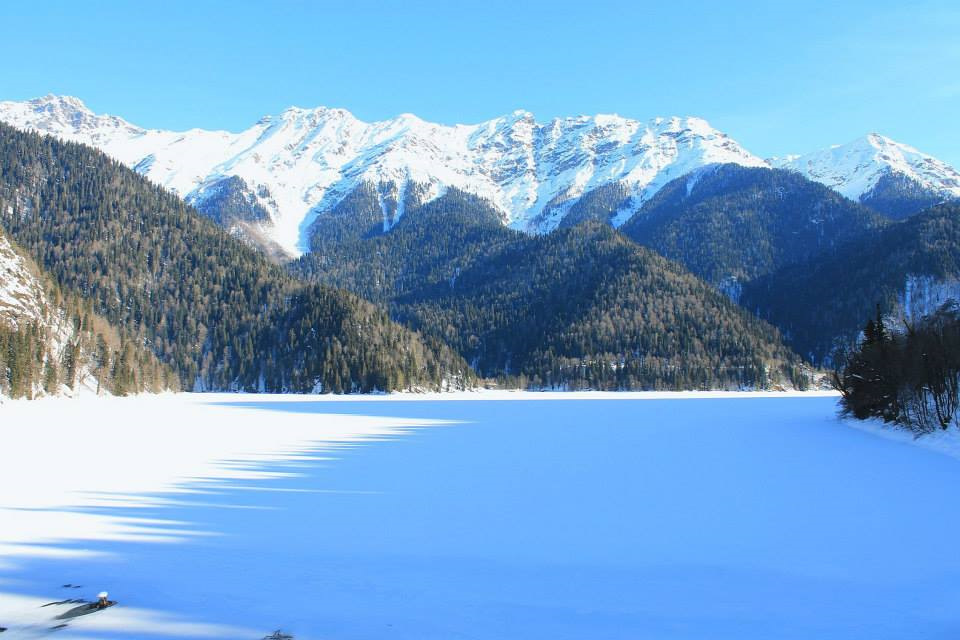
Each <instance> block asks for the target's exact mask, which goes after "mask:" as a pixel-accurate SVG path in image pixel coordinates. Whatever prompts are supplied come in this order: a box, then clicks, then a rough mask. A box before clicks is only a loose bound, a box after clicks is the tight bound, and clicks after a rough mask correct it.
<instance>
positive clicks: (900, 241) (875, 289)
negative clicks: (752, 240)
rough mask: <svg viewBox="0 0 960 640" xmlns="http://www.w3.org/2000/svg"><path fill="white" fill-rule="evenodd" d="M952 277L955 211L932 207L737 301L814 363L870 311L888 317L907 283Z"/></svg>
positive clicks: (959, 215) (957, 272)
mask: <svg viewBox="0 0 960 640" xmlns="http://www.w3.org/2000/svg"><path fill="white" fill-rule="evenodd" d="M911 275H912V276H926V277H930V278H932V279H934V280H944V279H952V278H957V277H960V205H956V204H947V205H940V206H937V207H934V208H933V209H930V210H929V211H926V212H924V213H921V214H918V215H916V216H914V217H912V218H908V219H907V220H904V221H903V222H900V223H897V224H895V225H892V226H889V227H887V228H885V229H882V230H878V231H875V232H873V233H871V234H868V235H866V236H865V237H863V238H861V239H859V240H857V241H855V242H852V243H850V244H849V245H847V246H845V247H844V248H843V249H842V250H840V251H837V252H835V253H834V254H832V255H830V256H826V257H823V258H820V259H817V260H813V261H811V262H809V263H803V264H798V265H794V266H790V267H787V268H784V269H782V270H780V271H778V272H776V273H773V274H770V275H769V276H767V277H765V278H761V279H759V280H757V281H756V282H754V283H752V284H750V285H748V286H747V287H745V289H744V291H743V296H742V298H741V302H742V303H743V305H744V306H746V307H747V308H749V309H752V310H756V311H757V313H759V314H760V315H761V316H762V317H764V318H766V319H768V320H769V321H770V322H772V323H773V324H775V325H777V326H778V327H780V328H781V330H782V331H783V333H784V334H785V335H786V336H787V337H788V338H789V342H790V344H792V345H793V346H794V348H795V349H796V350H797V351H798V352H799V353H802V354H809V357H810V358H811V359H813V360H814V361H816V362H820V361H822V360H823V359H824V358H826V357H828V356H829V355H830V353H831V352H832V351H833V349H834V348H835V347H837V346H847V345H848V344H849V343H850V342H851V341H852V340H853V339H855V338H856V336H857V334H858V333H859V331H860V329H861V328H862V326H863V322H864V318H870V317H872V316H873V314H874V310H875V308H876V305H877V304H880V305H881V308H882V309H883V310H884V312H889V311H890V310H891V309H892V308H893V306H894V303H895V302H896V300H897V299H898V298H899V297H900V296H901V295H902V294H903V291H904V286H905V283H906V280H907V276H911Z"/></svg>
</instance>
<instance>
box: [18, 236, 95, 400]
mask: <svg viewBox="0 0 960 640" xmlns="http://www.w3.org/2000/svg"><path fill="white" fill-rule="evenodd" d="M31 325H32V326H36V327H38V328H39V330H40V332H41V333H40V335H41V337H42V348H43V352H44V355H43V358H44V359H45V361H46V360H52V361H53V362H57V363H62V362H63V358H64V355H65V354H66V353H67V351H68V350H69V349H70V348H71V347H72V346H74V345H75V344H76V343H77V342H78V340H77V338H78V336H77V330H76V327H75V326H74V323H73V322H72V319H71V318H69V317H68V315H67V314H66V312H65V311H64V310H63V309H61V308H59V307H57V306H56V305H55V304H53V302H52V301H51V300H50V297H49V296H48V295H47V293H46V279H45V276H43V275H42V273H41V272H40V270H39V268H38V267H37V266H36V265H35V264H33V262H31V261H29V260H27V259H26V258H25V257H24V256H23V255H22V254H21V253H20V252H19V251H18V250H17V249H16V248H14V246H13V245H12V244H11V243H10V241H9V240H8V239H7V237H6V235H5V234H4V233H3V231H0V327H2V328H10V329H16V330H21V331H22V330H25V329H26V328H27V327H29V326H31ZM4 355H6V354H2V355H0V375H3V376H6V371H7V369H6V363H5V362H4V357H3V356H4ZM95 366H96V365H95V363H94V362H93V360H92V354H90V353H87V352H85V351H81V352H79V353H78V360H77V366H76V371H75V373H74V379H73V380H72V381H70V382H69V384H59V385H57V387H58V391H57V392H56V393H58V394H71V395H73V394H77V393H80V392H84V391H88V390H95V389H97V388H98V386H99V385H98V384H97V380H96V377H95V375H94V369H95ZM6 382H7V381H6V380H4V381H3V382H0V398H2V397H3V396H4V394H5V393H6V392H7V391H8V390H9V389H8V388H6V387H7V385H6V384H5V383H6ZM63 382H67V381H63ZM38 393H43V387H42V385H41V384H40V382H39V381H37V383H36V384H35V385H34V386H33V388H32V389H31V390H30V394H31V395H34V394H38Z"/></svg>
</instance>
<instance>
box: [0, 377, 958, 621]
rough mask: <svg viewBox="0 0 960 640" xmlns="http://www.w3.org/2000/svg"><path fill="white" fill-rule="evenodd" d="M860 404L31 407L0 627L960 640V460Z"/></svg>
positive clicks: (638, 398)
mask: <svg viewBox="0 0 960 640" xmlns="http://www.w3.org/2000/svg"><path fill="white" fill-rule="evenodd" d="M835 404H836V401H835V398H833V397H828V396H815V395H807V396H788V395H785V394H784V395H759V396H756V395H743V394H739V395H738V394H679V395H671V394H659V395H643V394H620V395H615V394H566V395H564V394H462V395H450V396H443V397H436V396H427V397H424V396H399V397H364V398H326V397H324V398H316V397H304V396H294V397H290V396H245V395H172V396H158V397H139V398H127V399H96V398H88V399H80V400H44V401H36V402H33V403H28V402H7V404H5V405H4V406H2V407H0V455H2V461H0V462H2V464H0V627H9V629H8V630H7V631H6V632H4V633H3V634H2V635H0V638H3V639H4V640H6V639H7V638H40V637H47V636H53V637H61V638H64V639H65V640H67V639H70V640H76V639H78V638H84V639H87V640H89V639H92V638H105V639H113V638H138V639H142V638H211V637H213V638H231V639H237V640H244V639H249V640H259V639H260V638H262V637H263V636H265V635H267V634H268V633H269V632H272V631H273V630H275V629H283V630H284V631H287V632H289V633H292V634H293V635H294V637H295V638H296V639H297V640H317V639H325V640H337V639H344V640H354V639H361V638H363V639H368V638H370V639H373V638H376V639H379V638H388V639H389V638H397V639H404V640H432V639H436V640H454V639H461V638H463V639H485V640H486V639H490V640H493V639H496V640H510V639H517V640H520V639H523V640H530V639H533V638H545V639H546V638H549V639H550V640H559V639H574V638H576V639H590V640H597V639H608V638H609V639H618V640H619V639H624V640H626V639H630V640H637V639H645V638H650V639H661V638H662V639H679V638H683V639H698V640H699V639H704V638H731V639H733V638H736V639H738V640H744V639H752V638H757V639H764V640H767V639H771V638H790V639H794V638H796V639H798V640H799V639H803V640H809V639H812V638H816V639H834V638H836V639H841V638H843V639H851V638H857V639H859V638H863V639H865V640H866V639H870V640H884V639H894V638H896V639H901V638H910V639H921V638H944V639H946V638H957V637H960V552H958V537H957V534H958V531H960V502H958V500H957V493H958V488H960V460H958V459H957V457H954V456H951V455H946V454H945V453H943V452H941V451H937V450H932V449H931V448H930V447H929V446H923V445H920V446H918V445H917V444H915V443H912V442H910V440H909V438H905V437H902V436H898V435H895V434H892V435H891V434H884V433H878V432H876V430H871V429H859V428H853V427H852V426H851V425H849V424H847V423H845V422H842V421H839V420H838V419H837V418H836V409H835ZM883 436H886V437H883ZM941 444H942V443H941ZM64 585H79V587H65V586H64ZM104 589H105V590H108V591H109V592H110V597H111V598H115V599H116V600H118V601H119V602H120V604H119V605H118V606H116V607H113V608H111V609H108V610H106V611H103V612H98V613H95V614H92V615H89V616H84V617H82V618H80V619H77V620H75V621H73V622H71V623H70V625H69V626H68V627H66V628H63V629H60V630H57V631H51V630H50V627H51V626H53V625H54V624H58V622H59V621H54V620H53V618H54V617H55V616H56V615H57V614H58V613H61V612H62V611H64V610H65V609H66V608H69V607H70V606H73V605H69V604H62V605H53V606H49V607H43V606H41V605H44V604H47V603H50V602H53V601H60V600H66V599H72V598H86V599H90V598H92V597H93V596H95V595H96V593H97V592H98V591H100V590H104Z"/></svg>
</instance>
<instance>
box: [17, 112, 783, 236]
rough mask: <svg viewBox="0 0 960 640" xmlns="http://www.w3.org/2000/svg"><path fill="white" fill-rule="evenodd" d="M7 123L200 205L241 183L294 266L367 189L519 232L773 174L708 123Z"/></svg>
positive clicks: (64, 116) (327, 119)
mask: <svg viewBox="0 0 960 640" xmlns="http://www.w3.org/2000/svg"><path fill="white" fill-rule="evenodd" d="M0 120H3V121H5V122H8V123H9V124H11V125H13V126H16V127H19V128H23V129H35V130H38V131H41V132H43V133H50V134H53V135H56V136H59V137H62V138H65V139H68V140H73V141H76V142H82V143H85V144H89V145H92V146H94V147H97V148H99V149H101V150H102V151H104V152H105V153H107V154H108V155H110V156H113V157H114V158H116V159H118V160H120V161H121V162H123V163H125V164H127V165H128V166H130V167H134V168H135V169H136V170H137V171H139V172H140V173H143V174H144V175H145V176H147V177H148V178H150V179H151V180H153V181H154V182H156V183H158V184H161V185H164V186H165V187H167V188H169V189H172V190H173V191H175V192H176V193H178V194H179V195H181V196H183V197H185V198H187V199H188V200H190V201H193V202H198V201H202V200H203V198H204V197H205V195H206V194H207V193H208V188H209V187H211V186H212V185H215V184H216V183H217V182H218V181H220V180H223V179H224V178H227V177H230V176H239V177H241V178H243V180H244V181H245V182H246V183H247V185H248V188H249V189H251V190H252V191H253V192H255V193H257V194H258V195H257V196H256V197H257V200H258V201H259V203H260V204H261V205H262V206H263V207H264V208H265V209H266V210H267V211H268V212H270V216H271V220H270V222H269V224H268V225H267V227H266V228H264V229H262V230H261V231H262V233H263V234H264V235H266V236H267V237H269V238H271V239H272V240H274V241H275V242H276V243H277V244H278V245H279V246H280V247H282V248H283V249H284V250H285V251H286V252H287V253H289V254H291V255H298V254H300V253H302V252H303V251H305V250H306V248H307V245H308V240H309V238H308V237H307V236H306V232H307V230H308V228H309V225H310V223H311V222H312V221H313V220H314V219H315V217H316V215H317V213H318V212H321V211H328V210H330V209H332V208H333V207H334V206H335V205H336V204H337V203H338V202H339V201H340V200H341V199H343V198H344V197H345V196H346V195H348V194H349V193H350V192H351V191H353V190H354V189H355V188H356V187H357V186H358V185H359V184H360V183H361V182H364V181H368V182H371V183H373V184H381V183H383V184H391V185H395V186H396V187H397V188H398V189H400V190H403V189H404V188H405V186H406V185H407V184H409V183H411V182H413V183H417V184H419V185H425V186H427V187H428V189H427V192H426V193H425V194H424V195H425V197H426V198H427V199H429V198H434V197H437V196H438V195H439V194H441V193H443V192H444V191H445V190H446V188H447V187H457V188H460V189H463V190H464V191H467V192H469V193H473V194H476V195H479V196H481V197H483V198H486V199H487V200H489V201H490V202H491V203H492V204H493V205H494V206H495V207H497V208H498V209H499V210H500V212H501V213H502V214H503V217H504V222H505V223H507V224H509V225H510V226H511V227H513V228H516V229H520V230H523V231H529V232H546V231H550V230H551V229H553V228H554V227H556V225H557V224H559V222H560V220H561V219H562V217H563V216H562V214H563V213H565V212H566V211H567V210H568V209H569V206H570V205H571V204H572V203H573V202H574V201H575V200H576V198H578V197H579V196H581V195H583V194H584V193H586V192H588V191H590V190H592V189H596V188H597V187H600V186H603V185H606V184H610V183H615V182H622V183H623V184H624V185H625V186H626V187H627V188H628V191H629V193H630V195H631V196H632V197H633V199H634V200H635V204H636V206H639V203H640V202H642V201H644V200H646V199H648V198H650V197H651V196H652V195H653V194H654V193H656V192H657V191H658V190H659V189H660V188H661V187H663V186H664V185H665V184H666V183H667V182H669V181H670V180H672V179H674V178H678V177H680V176H682V175H683V174H685V173H687V172H688V171H691V170H693V169H696V168H698V167H702V166H704V165H707V164H712V163H722V162H734V163H737V164H742V165H745V166H765V162H764V161H763V160H761V159H760V158H758V157H756V156H754V155H753V154H751V153H749V152H748V151H746V150H744V149H743V148H742V147H741V146H740V145H739V144H738V143H737V142H736V141H735V140H733V139H731V138H730V137H728V136H727V135H726V134H724V133H721V132H720V131H717V130H716V129H714V128H712V127H711V126H710V125H709V124H708V123H707V122H706V121H705V120H702V119H700V118H679V117H674V118H656V119H653V120H650V121H649V122H646V123H644V122H640V121H637V120H631V119H628V118H621V117H619V116H615V115H597V116H579V117H569V118H557V119H554V120H551V121H550V122H547V123H538V122H537V121H536V120H535V119H534V117H533V114H531V113H528V112H526V111H515V112H514V113H511V114H509V115H506V116H503V117H501V118H496V119H494V120H489V121H487V122H483V123H480V124H476V125H455V126H445V125H440V124H434V123H431V122H425V121H423V120H421V119H419V118H417V117H416V116H414V115H411V114H403V115H400V116H397V117H396V118H393V119H391V120H385V121H382V122H363V121H360V120H358V119H357V118H355V117H354V116H353V115H352V114H351V113H350V112H349V111H346V110H344V109H330V108H327V107H318V108H315V109H301V108H296V107H292V108H289V109H287V110H285V111H284V112H283V113H281V114H279V115H273V116H265V117H264V118H262V119H260V121H258V122H257V123H255V124H254V125H253V126H251V127H250V128H248V129H246V130H244V131H242V132H240V133H230V132H226V131H205V130H201V129H192V130H190V131H182V132H177V131H161V130H154V129H143V128H140V127H137V126H135V125H132V124H130V123H128V122H126V121H125V120H123V119H121V118H118V117H116V116H109V115H97V114H94V113H93V112H92V111H90V110H89V109H87V107H86V106H85V105H84V104H83V103H82V102H81V101H80V100H78V99H77V98H72V97H63V96H53V95H50V96H46V97H44V98H38V99H36V100H30V101H26V102H0ZM261 187H262V188H263V189H264V190H263V191H262V195H261ZM213 191H215V190H213ZM210 192H212V191H210ZM402 207H403V202H402V199H401V200H399V201H398V202H397V203H396V208H397V210H396V211H391V212H390V215H389V216H387V217H391V218H399V217H400V216H401V215H402V213H403V212H402ZM635 209H636V207H632V208H630V209H629V211H625V212H624V214H623V216H621V218H622V219H620V218H618V219H617V220H615V223H616V224H620V223H622V222H625V220H626V216H627V215H628V214H630V213H633V212H634V211H635ZM551 212H553V213H554V214H556V215H553V214H551ZM385 213H386V212H385ZM385 224H389V223H388V222H385Z"/></svg>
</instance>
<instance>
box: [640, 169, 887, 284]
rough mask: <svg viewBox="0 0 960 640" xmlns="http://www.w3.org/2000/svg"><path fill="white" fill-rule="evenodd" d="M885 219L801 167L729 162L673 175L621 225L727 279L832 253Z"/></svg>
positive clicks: (698, 269) (713, 277)
mask: <svg viewBox="0 0 960 640" xmlns="http://www.w3.org/2000/svg"><path fill="white" fill-rule="evenodd" d="M885 222H886V221H885V220H884V219H883V218H881V217H880V216H879V215H877V214H875V213H873V212H871V211H870V210H868V209H867V208H865V207H863V206H861V205H859V204H856V203H854V202H852V201H850V200H848V199H846V198H844V197H843V196H841V195H840V194H838V193H836V192H835V191H833V190H831V189H828V188H827V187H825V186H823V185H822V184H819V183H816V182H812V181H810V180H808V179H806V178H804V177H803V176H801V175H800V174H798V173H795V172H793V171H786V170H782V169H765V168H751V167H741V166H738V165H732V164H726V165H715V166H712V167H705V168H703V169H700V170H697V171H694V172H693V173H690V174H688V175H686V176H683V177H681V178H678V179H676V180H674V181H672V182H670V183H669V184H668V185H666V186H665V187H664V188H663V189H661V190H660V192H659V193H657V195H655V196H654V197H653V198H652V199H650V201H648V202H647V203H646V204H644V206H643V207H642V208H641V209H640V210H639V211H638V212H637V213H636V214H634V215H633V217H631V218H630V220H629V221H627V222H626V223H625V224H624V225H623V227H621V231H623V233H625V234H626V235H628V236H629V237H631V238H633V239H634V240H636V241H637V242H638V243H640V244H642V245H644V246H648V247H650V248H652V249H654V250H655V251H657V252H658V253H660V254H661V255H664V256H666V257H668V258H670V259H672V260H676V261H678V262H680V263H681V264H683V265H685V266H686V267H687V268H688V269H690V270H691V271H693V272H694V273H695V274H697V275H699V276H700V277H702V278H704V279H705V280H707V281H708V282H710V283H713V284H720V283H723V282H724V281H729V280H733V279H735V280H736V281H737V282H740V283H743V282H748V281H750V280H752V279H754V278H756V277H758V276H762V275H765V274H767V273H770V272H772V271H775V270H777V269H779V268H781V267H783V266H785V265H788V264H794V263H797V262H801V261H803V260H806V259H808V258H811V257H813V256H821V255H828V254H830V253H832V252H833V251H835V250H836V249H837V248H838V247H840V246H841V245H843V244H844V243H846V242H847V241H849V240H852V239H855V238H858V237H860V236H862V235H864V234H865V233H867V232H868V231H869V230H871V229H874V228H876V227H879V226H882V225H883V224H885Z"/></svg>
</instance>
